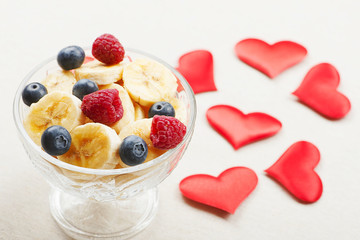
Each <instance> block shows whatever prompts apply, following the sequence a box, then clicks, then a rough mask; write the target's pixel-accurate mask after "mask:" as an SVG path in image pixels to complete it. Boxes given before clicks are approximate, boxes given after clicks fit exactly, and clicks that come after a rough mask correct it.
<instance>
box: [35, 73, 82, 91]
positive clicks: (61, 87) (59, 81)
mask: <svg viewBox="0 0 360 240" xmlns="http://www.w3.org/2000/svg"><path fill="white" fill-rule="evenodd" d="M75 83H76V79H75V77H74V75H73V74H72V72H70V71H63V70H58V71H55V72H53V73H50V74H49V75H47V76H46V78H45V79H44V80H42V81H41V84H42V85H44V86H45V87H46V89H47V91H48V93H51V92H54V91H61V92H66V93H70V94H72V88H73V86H74V84H75Z"/></svg>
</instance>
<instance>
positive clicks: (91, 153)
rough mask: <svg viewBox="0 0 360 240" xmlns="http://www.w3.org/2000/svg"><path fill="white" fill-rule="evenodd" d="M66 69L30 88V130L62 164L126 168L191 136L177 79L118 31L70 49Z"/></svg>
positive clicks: (26, 94)
mask: <svg viewBox="0 0 360 240" xmlns="http://www.w3.org/2000/svg"><path fill="white" fill-rule="evenodd" d="M57 62H58V65H59V68H58V69H56V70H55V71H51V72H49V73H48V74H47V75H46V76H44V78H43V80H42V81H40V82H32V83H30V84H28V85H27V86H26V87H25V88H24V90H23V92H22V99H23V102H24V103H25V104H26V105H27V106H29V109H28V113H27V115H26V117H25V119H24V122H23V124H24V128H25V130H26V132H27V134H28V135H29V136H30V138H31V139H32V140H33V141H34V142H35V143H36V144H37V145H39V146H41V148H42V149H43V150H44V151H45V152H47V153H48V154H49V155H51V156H54V157H56V158H57V159H59V160H60V161H63V162H66V163H69V164H72V165H76V166H79V167H85V168H94V169H115V168H125V167H130V166H135V165H138V164H142V163H144V162H147V161H151V160H153V159H155V158H157V157H159V156H160V155H162V154H164V153H165V152H166V151H168V150H169V149H172V148H175V147H176V146H177V145H178V144H179V143H180V142H181V141H182V140H183V138H184V136H185V134H186V130H187V129H186V119H187V109H186V106H185V105H184V103H182V101H180V100H179V99H178V97H177V95H178V92H177V89H178V83H177V78H176V77H175V75H174V74H173V73H172V71H171V70H170V69H168V68H167V67H165V66H164V65H162V64H160V63H159V62H156V61H154V60H152V59H147V58H137V59H132V58H131V56H127V55H126V52H125V50H124V48H123V46H122V45H121V43H120V42H119V41H118V39H117V38H115V37H114V36H113V35H111V34H103V35H101V36H100V37H98V38H97V39H96V40H95V41H94V43H93V45H92V56H86V54H85V51H84V50H83V49H82V48H81V47H79V46H69V47H66V48H64V49H62V50H61V51H60V52H59V53H58V56H57Z"/></svg>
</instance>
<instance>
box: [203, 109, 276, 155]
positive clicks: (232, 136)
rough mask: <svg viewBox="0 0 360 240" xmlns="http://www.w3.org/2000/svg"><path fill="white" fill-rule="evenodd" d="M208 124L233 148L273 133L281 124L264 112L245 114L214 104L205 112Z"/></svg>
mask: <svg viewBox="0 0 360 240" xmlns="http://www.w3.org/2000/svg"><path fill="white" fill-rule="evenodd" d="M206 118H207V120H208V121H209V123H210V125H211V126H212V127H213V128H214V129H215V130H216V131H217V132H218V133H219V134H220V135H222V136H223V137H224V138H225V139H226V140H228V141H229V142H230V144H231V145H232V146H233V147H234V149H235V150H236V149H239V148H240V147H241V146H243V145H246V144H249V143H252V142H254V141H258V140H261V139H264V138H267V137H270V136H273V135H275V134H276V133H277V132H278V131H280V129H281V127H282V125H281V122H280V121H279V120H277V119H276V118H274V117H272V116H270V115H267V114H265V113H260V112H255V113H250V114H247V115H245V114H244V113H242V112H241V111H240V110H239V109H237V108H235V107H233V106H230V105H215V106H213V107H211V108H209V109H208V110H207V112H206Z"/></svg>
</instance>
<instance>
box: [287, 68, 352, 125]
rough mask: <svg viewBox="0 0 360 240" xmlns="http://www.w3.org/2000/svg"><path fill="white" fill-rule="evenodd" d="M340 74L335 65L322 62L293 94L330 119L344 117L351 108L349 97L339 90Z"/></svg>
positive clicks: (310, 72)
mask: <svg viewBox="0 0 360 240" xmlns="http://www.w3.org/2000/svg"><path fill="white" fill-rule="evenodd" d="M339 83H340V76H339V73H338V71H337V70H336V68H335V67H334V66H332V65H331V64H328V63H320V64H318V65H316V66H314V67H313V68H311V69H310V71H309V72H308V73H307V74H306V76H305V78H304V80H303V81H302V83H301V85H300V86H299V87H298V89H296V91H295V92H293V94H294V95H295V96H297V97H298V98H299V100H300V101H301V102H303V103H304V104H306V105H307V106H309V107H310V108H312V109H313V110H315V111H317V112H318V113H320V114H322V115H323V116H325V117H327V118H330V119H340V118H343V117H344V116H345V115H346V114H347V113H348V112H349V111H350V108H351V104H350V101H349V99H348V98H347V97H346V96H344V95H343V94H341V93H340V92H338V91H337V87H338V86H339Z"/></svg>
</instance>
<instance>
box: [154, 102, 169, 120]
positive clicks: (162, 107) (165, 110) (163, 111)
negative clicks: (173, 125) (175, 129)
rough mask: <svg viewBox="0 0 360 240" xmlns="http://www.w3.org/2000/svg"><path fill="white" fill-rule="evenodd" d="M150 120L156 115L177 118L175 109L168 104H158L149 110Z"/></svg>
mask: <svg viewBox="0 0 360 240" xmlns="http://www.w3.org/2000/svg"><path fill="white" fill-rule="evenodd" d="M148 115H149V118H152V117H153V116H155V115H164V116H169V117H175V109H174V107H173V106H172V105H171V104H170V103H168V102H156V103H154V104H153V105H152V106H151V107H150V109H149V114H148Z"/></svg>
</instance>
